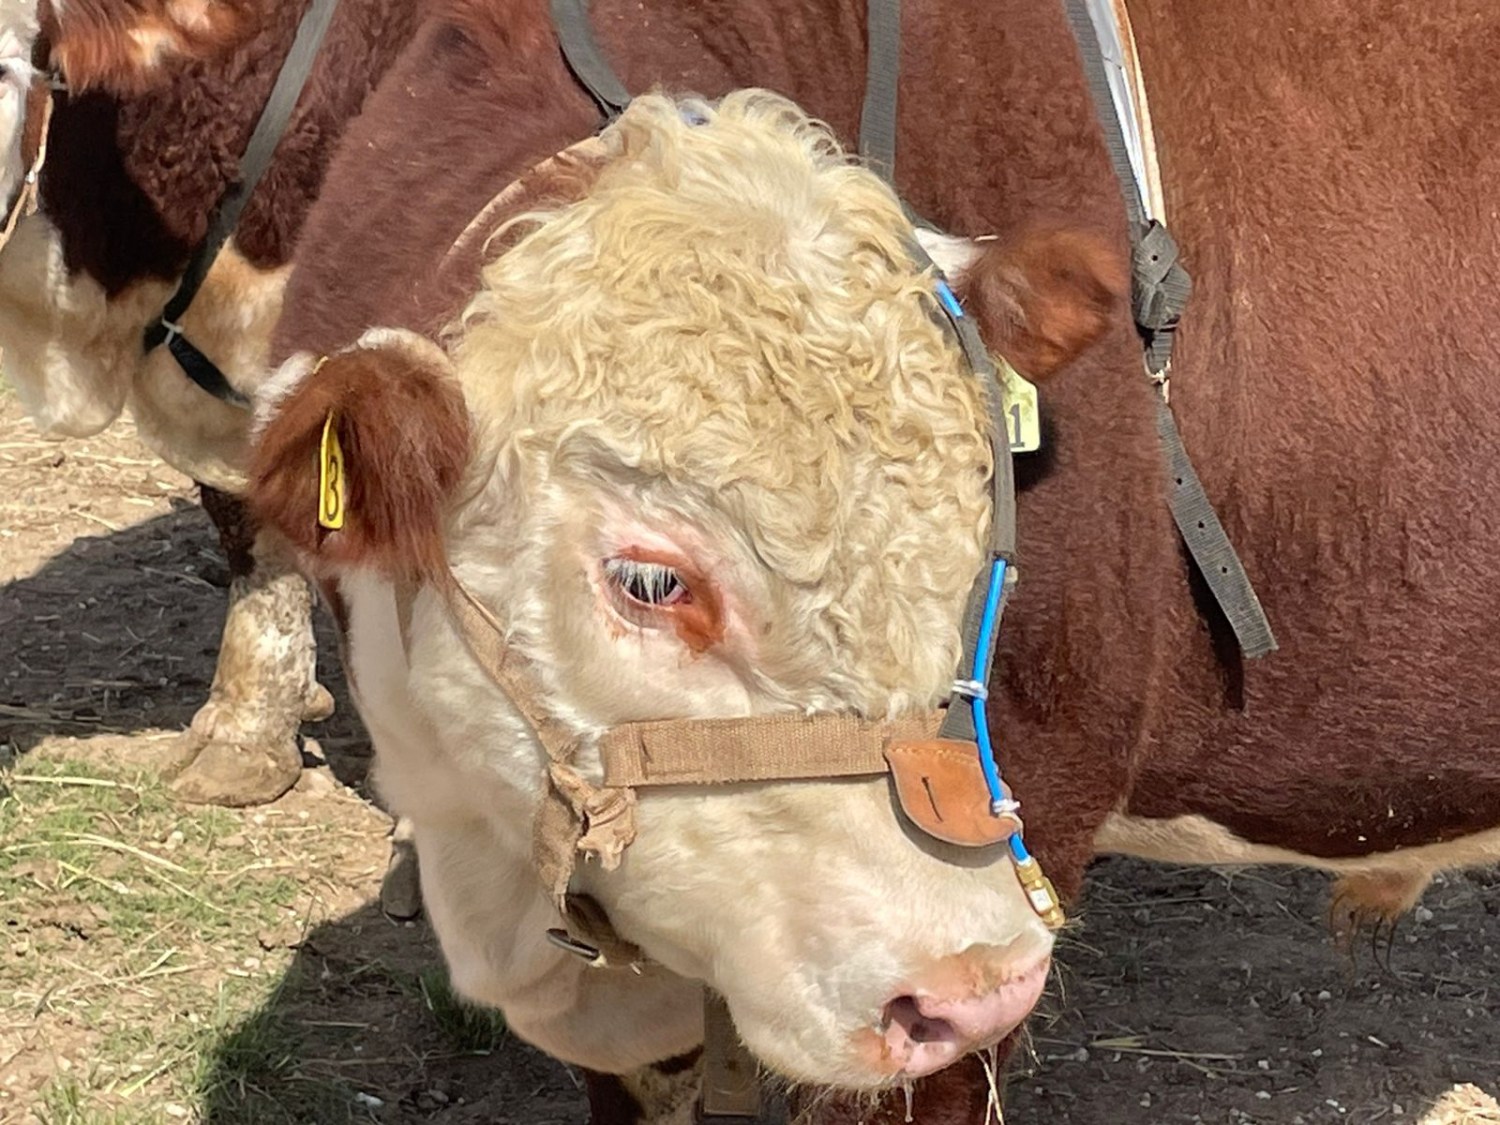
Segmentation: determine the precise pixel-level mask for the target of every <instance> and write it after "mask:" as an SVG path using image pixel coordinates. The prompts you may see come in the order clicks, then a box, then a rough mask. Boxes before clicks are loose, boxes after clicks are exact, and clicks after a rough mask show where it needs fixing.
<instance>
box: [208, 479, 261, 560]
mask: <svg viewBox="0 0 1500 1125" xmlns="http://www.w3.org/2000/svg"><path fill="white" fill-rule="evenodd" d="M198 503H200V504H202V505H203V510H204V511H205V512H207V513H208V518H209V519H210V520H212V521H213V525H214V529H215V530H216V531H218V533H219V548H220V549H221V550H222V551H223V552H224V558H225V560H226V561H227V562H228V563H229V576H230V577H231V578H241V577H244V576H245V575H247V574H249V573H250V572H251V571H252V570H254V569H255V532H256V527H255V521H254V520H253V519H251V517H250V511H249V509H248V508H246V507H245V502H244V501H243V500H241V499H239V498H238V497H235V496H231V495H229V493H227V492H220V491H219V490H218V489H217V488H210V487H209V486H208V485H206V484H199V485H198Z"/></svg>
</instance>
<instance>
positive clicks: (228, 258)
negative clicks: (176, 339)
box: [0, 0, 416, 804]
mask: <svg viewBox="0 0 1500 1125" xmlns="http://www.w3.org/2000/svg"><path fill="white" fill-rule="evenodd" d="M304 8H305V5H304V4H300V3H299V4H290V3H278V2H274V0H221V2H218V3H210V4H203V3H184V2H181V0H67V2H66V3H55V2H48V0H42V3H41V4H40V8H39V12H38V15H39V17H40V24H41V29H40V30H41V51H40V54H42V55H43V56H45V58H46V59H47V60H48V61H49V62H50V65H51V66H52V67H54V68H55V69H56V70H57V71H58V72H59V73H60V74H61V76H62V77H63V78H64V79H65V81H66V84H67V89H66V90H65V91H61V92H59V93H58V94H57V96H56V101H55V104H54V111H53V114H52V119H51V128H50V131H49V138H48V156H47V162H46V165H45V168H44V170H43V173H42V177H41V183H40V209H39V210H38V212H37V213H36V214H34V215H32V216H30V217H29V218H26V219H23V220H22V221H21V222H20V224H19V226H18V228H17V229H16V231H15V233H14V236H13V237H12V239H11V241H10V242H9V243H8V244H7V245H6V246H5V248H4V250H3V252H0V349H3V352H4V356H5V373H6V376H7V377H8V378H9V379H10V380H11V382H12V383H13V384H14V385H15V386H16V388H17V390H18V392H19V394H20V398H21V402H22V404H23V406H24V407H25V409H26V411H27V412H28V414H29V415H30V416H31V418H32V419H33V420H34V421H35V422H36V424H37V426H38V427H39V428H40V429H41V430H42V431H43V432H45V433H48V434H52V435H56V436H59V437H68V436H82V435H86V434H90V433H94V432H96V431H98V430H99V429H101V428H103V427H104V426H106V425H108V424H109V423H110V422H112V421H113V420H114V419H115V418H116V417H118V416H119V415H120V414H121V412H122V411H128V412H129V413H130V415H131V416H132V417H133V419H134V421H135V423H136V426H137V429H138V431H139V433H140V434H141V437H142V438H143V439H144V440H145V442H146V443H147V444H148V445H149V446H150V447H151V448H152V449H153V450H155V452H157V453H158V454H159V455H160V456H161V457H162V458H163V459H164V460H166V461H167V462H169V463H170V464H172V465H173V466H175V467H176V468H178V469H180V470H181V471H183V472H185V473H187V474H188V475H189V476H191V477H192V478H193V479H194V480H196V481H198V482H200V484H201V486H202V495H203V502H204V507H205V508H206V509H207V511H208V513H209V515H210V516H211V517H212V518H213V520H214V522H215V524H216V525H217V527H218V529H219V533H220V537H221V540H222V542H223V545H224V548H225V551H226V554H227V556H228V561H229V565H230V572H231V575H232V583H231V587H230V597H229V610H228V616H227V619H226V622H225V628H224V636H223V642H222V645H221V648H220V655H219V663H218V668H217V671H216V674H215V677H214V684H213V688H212V691H211V695H210V698H209V700H208V702H207V704H206V705H205V706H204V707H203V708H202V709H201V710H200V711H199V712H198V714H197V715H196V716H195V718H194V720H193V724H192V731H191V732H190V734H189V735H188V736H186V738H185V740H184V745H183V746H182V748H181V753H180V755H178V756H177V757H178V760H179V761H182V762H185V763H189V764H188V766H187V769H186V770H185V772H183V773H182V774H181V775H179V776H178V778H177V779H176V781H175V782H174V787H175V789H176V791H177V793H178V794H179V795H180V796H182V797H183V798H185V799H191V800H198V801H213V802H220V803H225V804H254V803H258V802H261V801H265V800H270V799H272V798H273V797H275V796H277V795H279V794H280V793H281V792H283V791H285V790H286V789H287V788H288V787H290V786H291V784H292V783H293V782H294V781H295V780H296V779H297V776H298V773H299V771H300V767H301V757H300V753H299V751H298V748H297V744H296V741H295V736H296V732H297V727H298V725H299V723H300V722H301V721H302V720H303V719H304V718H317V717H323V716H326V714H327V713H328V712H329V711H330V710H331V708H332V698H331V697H330V696H329V694H328V693H327V692H326V691H325V690H324V689H323V688H322V687H321V686H320V685H318V683H317V682H316V679H315V670H314V659H313V656H314V652H313V636H312V628H311V598H310V595H309V592H308V588H307V586H306V584H305V582H304V581H303V580H302V579H301V578H300V577H299V576H298V575H297V574H296V573H295V572H294V571H293V569H292V568H291V566H290V565H289V562H288V559H287V558H286V557H285V554H284V553H278V552H277V550H276V549H275V548H274V546H272V545H271V544H270V543H269V542H268V541H266V540H264V539H262V538H260V537H259V536H258V534H257V531H256V529H255V528H254V527H253V525H252V524H251V523H250V521H249V520H248V519H247V517H246V515H245V512H244V509H243V506H242V505H241V504H240V502H239V501H238V500H237V499H235V497H236V496H237V495H238V494H239V493H240V492H242V491H243V488H244V482H245V471H246V456H247V447H248V433H249V421H250V416H249V413H248V412H247V411H246V410H244V409H241V408H237V407H235V406H233V405H230V404H226V403H224V402H221V401H219V400H218V399H215V398H213V397H210V396H209V395H208V394H207V393H205V392H204V391H202V390H200V389H199V388H198V387H197V386H196V385H195V384H193V383H192V382H190V381H189V380H188V379H187V378H186V377H185V376H184V374H183V373H182V371H181V370H180V369H179V368H178V366H177V364H176V361H175V360H174V359H173V358H172V357H171V355H170V354H169V353H168V351H167V349H166V348H164V347H162V348H157V349H156V350H155V351H153V352H152V353H151V354H150V355H149V356H147V355H144V354H143V347H142V333H143V331H144V329H145V327H146V325H147V323H148V322H150V321H152V320H153V319H154V318H155V317H156V316H157V315H158V314H159V313H160V312H161V311H162V308H163V306H164V305H165V303H166V301H167V299H168V297H169V296H170V295H171V293H172V291H173V290H174V288H175V286H176V284H177V281H178V279H179V277H180V275H181V274H182V271H183V269H184V267H185V265H186V264H187V261H188V258H189V255H190V253H191V251H192V249H193V247H194V246H195V245H196V244H197V243H198V242H199V240H201V239H202V237H203V235H204V232H205V230H206V228H207V225H208V220H209V215H210V213H211V212H212V210H213V208H214V206H215V204H216V203H217V201H218V199H219V197H220V196H221V195H222V194H223V192H224V191H225V189H226V188H227V187H228V186H229V185H230V184H231V183H232V182H234V180H235V178H236V177H237V175H238V162H239V158H240V155H241V152H242V151H243V149H244V146H245V143H246V140H247V139H248V137H249V134H250V131H251V129H252V127H253V126H254V124H255V121H256V118H257V116H258V114H259V113H260V109H261V106H262V105H263V103H264V102H265V100H266V97H267V94H268V93H269V91H270V88H271V85H272V83H273V81H274V80H275V78H276V75H277V73H278V71H279V69H280V66H281V61H282V58H283V57H284V55H285V54H286V52H287V50H288V47H289V46H290V44H291V40H292V36H293V33H294V31H295V29H296V26H297V21H298V19H299V17H300V16H301V14H302V11H303V9H304ZM415 9H416V3H415V0H344V2H343V3H341V4H340V5H339V9H338V12H337V13H336V15H335V18H334V21H333V24H332V26H331V28H330V30H329V32H328V35H327V37H326V39H325V40H324V43H323V47H322V50H321V53H320V57H319V58H318V60H317V61H316V63H315V64H314V67H313V70H312V72H311V74H310V76H309V78H308V82H307V84H306V87H305V88H304V90H303V94H302V97H301V100H300V102H299V105H298V108H297V110H296V111H295V112H294V114H293V116H292V118H291V121H290V123H289V125H288V127H287V129H286V131H285V133H284V135H283V138H282V140H281V143H280V145H279V146H278V148H277V150H276V154H275V157H274V159H273V161H272V164H271V166H270V168H269V170H268V171H267V173H266V176H265V178H264V179H263V180H262V181H261V184H260V187H259V188H258V190H257V191H256V192H255V194H254V196H253V197H252V198H251V200H250V201H249V204H248V206H247V207H246V210H245V212H244V215H243V217H242V219H241V222H240V224H239V228H238V230H237V231H236V232H235V234H234V236H233V238H232V239H231V240H230V242H229V244H228V245H227V246H226V247H225V249H224V251H223V252H222V253H221V254H220V255H219V258H218V259H217V262H216V264H215V266H214V268H213V270H212V271H211V272H210V274H209V276H208V279H207V281H206V283H205V285H204V287H203V289H202V290H201V292H200V293H199V295H198V297H197V298H196V299H195V300H194V302H193V304H192V306H191V308H190V310H189V311H188V313H187V315H186V316H185V317H184V318H183V324H184V327H185V329H186V331H187V333H188V335H189V337H190V338H191V339H192V340H193V342H194V343H195V344H197V345H198V346H199V347H200V348H201V349H202V350H203V351H204V352H205V353H206V354H207V355H208V356H209V357H210V358H211V359H212V360H214V361H215V362H216V363H217V364H218V365H219V366H220V368H221V369H222V370H223V371H224V372H225V374H226V375H227V377H228V378H229V380H230V382H231V383H232V384H233V385H234V386H236V387H237V388H239V389H240V390H242V391H245V392H249V391H251V390H253V388H254V386H255V385H256V383H257V382H258V381H259V380H260V379H261V378H263V377H264V373H265V370H266V354H267V347H268V343H269V338H270V332H271V327H272V325H273V324H274V323H275V321H276V318H277V316H278V314H279V313H280V310H281V293H282V288H283V286H284V285H285V282H286V276H287V272H288V268H289V267H288V262H289V259H290V257H291V253H292V248H293V245H294V244H295V241H296V236H297V233H298V231H299V229H300V228H301V225H302V221H303V219H304V217H305V216H306V214H307V210H308V208H309V206H310V205H311V203H312V200H313V198H314V197H315V196H316V194H317V191H318V188H319V185H320V184H321V182H322V178H323V173H324V170H325V169H326V168H327V165H328V161H329V159H330V157H331V155H332V152H333V149H334V146H335V144H336V143H337V141H338V138H339V135H340V133H341V131H342V130H343V128H344V126H345V125H346V124H347V122H348V121H349V120H350V118H351V117H353V116H354V115H355V114H357V113H358V112H359V110H360V108H361V106H362V105H363V103H364V101H365V98H366V96H367V95H368V93H369V92H370V90H371V89H372V88H373V85H374V83H375V82H376V81H378V79H379V77H380V75H381V74H382V73H383V72H384V70H385V69H386V68H387V67H388V66H389V65H390V63H391V62H392V61H393V59H394V58H395V57H396V55H397V54H398V52H399V51H400V49H401V46H402V45H403V43H404V42H405V40H406V38H407V36H408V35H409V33H410V30H411V25H412V21H413V18H414V13H415ZM10 73H11V72H10V71H7V74H6V77H5V79H4V83H3V85H0V115H4V114H8V112H9V109H8V107H9V105H10V101H11V100H14V99H13V96H12V94H13V92H12V90H11V82H10V77H9V75H10ZM16 73H20V71H19V70H17V71H16Z"/></svg>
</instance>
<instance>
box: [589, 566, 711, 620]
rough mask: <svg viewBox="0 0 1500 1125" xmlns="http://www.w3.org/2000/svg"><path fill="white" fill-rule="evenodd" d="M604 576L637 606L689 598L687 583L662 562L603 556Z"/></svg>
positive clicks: (677, 602)
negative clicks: (606, 557) (604, 557)
mask: <svg viewBox="0 0 1500 1125" xmlns="http://www.w3.org/2000/svg"><path fill="white" fill-rule="evenodd" d="M604 578H605V581H607V582H608V583H609V584H610V585H611V586H613V587H614V588H615V589H616V590H617V591H619V593H620V594H621V595H622V596H623V597H625V598H627V599H629V600H630V601H631V602H634V603H635V604H637V605H642V606H651V607H653V608H657V607H662V606H674V605H685V604H687V603H688V602H690V601H692V594H691V593H690V592H689V590H688V587H687V583H685V582H683V580H682V579H681V578H679V577H678V575H677V572H676V571H675V570H673V569H672V568H671V567H669V566H663V565H662V564H661V563H652V562H640V561H637V560H636V559H605V560H604Z"/></svg>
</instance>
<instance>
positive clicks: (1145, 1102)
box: [1139, 1094, 1151, 1109]
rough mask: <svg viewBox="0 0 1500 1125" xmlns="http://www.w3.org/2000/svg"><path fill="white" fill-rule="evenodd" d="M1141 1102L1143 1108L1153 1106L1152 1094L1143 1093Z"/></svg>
mask: <svg viewBox="0 0 1500 1125" xmlns="http://www.w3.org/2000/svg"><path fill="white" fill-rule="evenodd" d="M1139 1104H1140V1106H1141V1108H1142V1109H1150V1108H1151V1095H1150V1094H1142V1095H1141V1100H1140V1102H1139Z"/></svg>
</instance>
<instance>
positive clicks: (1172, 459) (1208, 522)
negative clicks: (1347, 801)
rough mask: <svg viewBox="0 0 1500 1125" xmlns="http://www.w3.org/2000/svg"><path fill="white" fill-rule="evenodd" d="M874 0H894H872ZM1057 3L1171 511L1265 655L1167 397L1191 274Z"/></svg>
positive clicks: (1073, 15)
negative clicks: (1147, 388) (1091, 124)
mask: <svg viewBox="0 0 1500 1125" xmlns="http://www.w3.org/2000/svg"><path fill="white" fill-rule="evenodd" d="M881 2H886V3H896V2H898V0H872V3H881ZM1063 4H1064V8H1065V9H1066V11H1067V14H1068V24H1069V26H1070V27H1071V28H1072V30H1073V38H1074V40H1075V42H1076V43H1077V44H1078V52H1079V54H1080V55H1081V56H1082V58H1083V69H1084V74H1085V75H1086V76H1087V78H1088V83H1089V92H1090V94H1091V95H1092V96H1093V99H1094V110H1095V113H1096V114H1097V116H1098V118H1099V124H1100V127H1101V128H1102V129H1103V131H1104V141H1105V146H1106V147H1107V148H1108V150H1109V160H1110V165H1111V167H1112V168H1113V169H1114V173H1115V178H1116V179H1117V180H1119V182H1120V194H1121V196H1122V197H1123V198H1124V200H1125V213H1126V215H1127V216H1128V217H1129V220H1130V242H1131V278H1130V279H1131V309H1132V312H1133V314H1134V316H1135V324H1136V330H1137V331H1138V332H1139V333H1140V335H1141V340H1142V342H1143V344H1144V346H1145V360H1146V372H1147V374H1148V375H1149V376H1150V377H1151V380H1152V382H1154V383H1155V384H1156V390H1157V395H1156V432H1157V434H1158V436H1159V437H1160V438H1161V450H1162V457H1163V458H1164V459H1165V460H1166V468H1167V480H1168V483H1169V485H1170V492H1169V499H1168V502H1169V504H1170V506H1171V509H1172V519H1173V520H1174V521H1175V522H1176V524H1177V530H1178V531H1179V532H1180V533H1181V534H1182V539H1183V542H1184V543H1186V544H1187V548H1188V552H1189V554H1191V555H1192V558H1193V563H1194V565H1195V566H1196V567H1197V568H1198V573H1199V574H1200V575H1202V576H1203V581H1204V582H1205V583H1206V584H1207V586H1208V589H1209V591H1210V592H1211V593H1212V594H1213V596H1214V600H1215V601H1216V602H1217V603H1218V606H1219V609H1220V610H1221V611H1222V612H1223V614H1224V617H1225V619H1226V620H1227V621H1228V622H1229V625H1230V627H1231V628H1232V629H1233V630H1234V635H1235V638H1236V639H1237V640H1238V642H1239V646H1240V651H1241V652H1242V653H1243V654H1244V655H1245V656H1247V657H1252V658H1253V657H1259V656H1265V655H1267V654H1268V653H1271V652H1274V651H1276V647H1277V646H1276V637H1275V634H1273V633H1272V632H1271V623H1270V621H1269V620H1267V618H1266V613H1265V610H1264V609H1262V608H1261V604H1260V598H1258V597H1257V596H1256V594H1255V588H1254V587H1253V586H1252V585H1251V584H1250V577H1249V575H1247V574H1246V573H1245V568H1244V566H1243V565H1241V563H1240V558H1239V555H1238V554H1236V553H1235V549H1234V545H1233V544H1232V543H1230V541H1229V535H1228V533H1227V532H1226V531H1225V530H1224V525H1223V524H1222V523H1220V522H1219V517H1218V515H1217V514H1216V513H1215V512H1214V508H1213V504H1212V503H1210V501H1209V499H1208V494H1207V493H1206V492H1205V491H1204V490H1203V484H1202V482H1201V481H1199V479H1198V474H1197V473H1196V472H1194V471H1193V464H1192V461H1191V460H1190V459H1189V457H1188V453H1187V449H1186V448H1185V447H1184V446H1183V444H1182V435H1181V434H1180V433H1179V432H1178V429H1177V422H1176V420H1175V419H1174V418H1173V417H1172V408H1171V407H1170V406H1169V405H1168V403H1167V373H1168V369H1169V367H1170V364H1171V361H1172V344H1173V340H1174V337H1175V334H1176V331H1177V324H1178V319H1179V318H1180V316H1181V315H1182V311H1183V309H1184V307H1186V305H1187V300H1188V296H1189V295H1190V294H1191V293H1192V289H1193V282H1192V279H1191V278H1190V277H1189V276H1188V273H1187V270H1186V269H1184V268H1183V266H1182V263H1181V261H1180V260H1179V258H1178V250H1177V243H1176V242H1175V241H1174V240H1173V238H1172V236H1171V234H1170V233H1168V231H1167V228H1166V227H1165V226H1163V225H1162V223H1161V222H1160V221H1159V220H1158V219H1156V218H1154V217H1151V216H1149V215H1148V214H1147V210H1146V206H1145V203H1144V201H1143V200H1142V199H1141V191H1140V187H1139V185H1138V184H1137V181H1136V177H1135V173H1134V170H1133V169H1132V167H1131V163H1130V151H1129V147H1128V144H1127V142H1126V137H1125V129H1124V126H1123V124H1122V123H1121V121H1120V117H1119V114H1118V113H1117V111H1116V109H1115V102H1114V99H1113V97H1112V96H1111V94H1110V88H1109V75H1108V72H1107V69H1106V64H1105V57H1104V49H1103V46H1102V44H1101V31H1100V28H1099V27H1098V26H1097V25H1096V23H1095V22H1094V19H1093V17H1092V16H1091V15H1090V13H1089V3H1088V0H1063Z"/></svg>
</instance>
